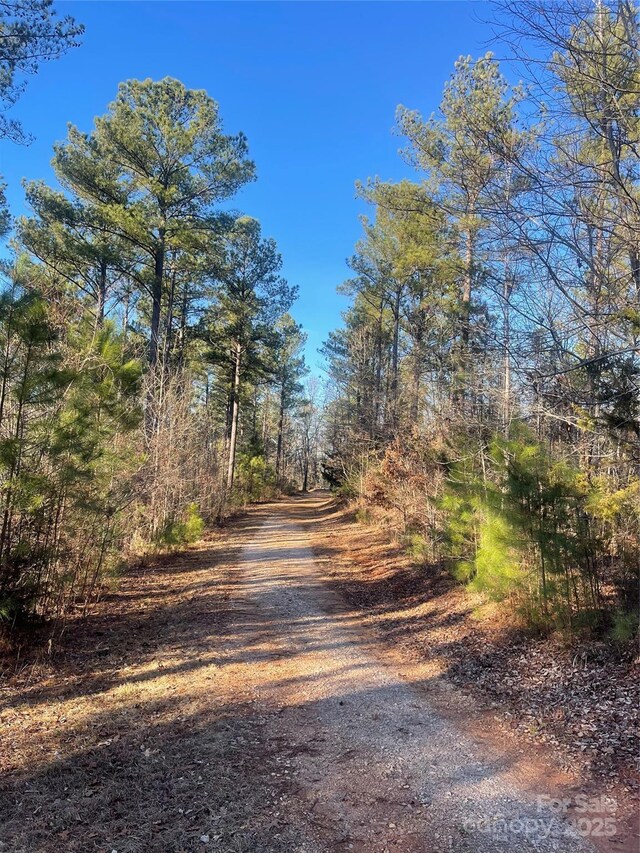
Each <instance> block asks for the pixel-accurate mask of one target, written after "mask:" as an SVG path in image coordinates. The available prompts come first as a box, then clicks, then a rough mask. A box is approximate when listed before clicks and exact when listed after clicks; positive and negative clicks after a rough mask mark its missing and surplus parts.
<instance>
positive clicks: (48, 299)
mask: <svg viewBox="0 0 640 853" xmlns="http://www.w3.org/2000/svg"><path fill="white" fill-rule="evenodd" d="M3 14H4V16H5V21H4V24H3V27H5V29H3V32H9V30H8V29H6V28H8V27H9V25H10V23H11V21H16V22H17V23H16V26H19V27H21V28H22V29H21V30H20V32H22V33H25V34H27V35H28V34H31V36H32V39H31V42H30V47H28V46H23V47H24V51H25V53H29V50H31V52H32V54H33V55H41V59H46V58H53V57H54V56H57V55H59V54H60V53H62V52H64V50H66V49H68V48H69V47H73V46H74V45H75V43H76V40H77V37H78V36H79V35H80V34H81V28H80V27H79V26H78V25H76V24H75V22H73V21H71V19H64V21H62V22H60V21H56V19H55V17H54V12H53V9H52V7H51V4H50V3H49V2H46V0H28V2H20V3H16V4H15V5H14V6H11V4H9V6H7V9H6V10H4V12H3ZM20 16H22V17H20ZM38 27H39V28H40V30H38ZM27 35H25V38H26V37H27ZM2 38H3V41H2V48H3V49H6V51H9V50H10V49H12V47H11V45H12V44H13V42H12V41H11V40H8V41H7V39H5V38H4V36H3V37H2ZM38 39H41V40H44V41H43V44H42V45H39V43H38V41H37V40H38ZM6 51H5V52H6ZM38 52H39V54H38ZM0 59H1V57H0ZM14 59H15V57H14V58H12V57H11V56H10V55H8V54H7V55H6V62H7V63H8V66H10V67H15V62H14ZM30 70H36V69H35V68H31V69H30ZM15 82H16V86H17V85H19V83H18V81H17V80H16V81H15ZM7 100H10V98H7V97H5V101H7ZM14 130H16V133H17V132H18V131H17V129H15V128H14ZM14 135H15V134H14ZM52 166H53V170H54V172H55V177H56V185H54V186H48V185H47V184H46V183H44V182H41V181H38V182H26V183H25V192H26V198H27V202H28V205H29V209H30V211H31V212H30V214H29V215H27V216H22V217H19V218H18V219H17V220H16V221H15V222H13V223H11V234H10V238H11V246H12V250H13V255H12V259H11V260H10V261H8V262H6V263H5V264H4V267H3V275H4V280H5V281H4V287H3V289H2V293H1V295H0V620H2V621H4V622H6V623H10V624H15V623H16V622H18V621H19V620H22V619H25V618H31V617H39V618H42V617H44V618H48V617H52V616H62V615H64V614H65V613H66V612H68V610H69V608H71V607H86V606H87V604H88V603H89V602H90V601H91V600H92V598H93V596H94V595H95V593H96V591H97V590H99V589H100V587H101V584H102V583H103V582H104V581H105V580H106V579H108V578H109V577H110V576H112V575H114V574H117V572H118V570H119V566H120V565H121V564H122V562H123V560H125V559H127V558H128V557H129V556H130V555H131V554H132V553H139V552H141V551H144V550H147V549H149V548H154V547H159V548H163V547H168V546H172V545H179V544H181V543H184V542H188V541H191V540H193V539H195V538H197V537H198V536H199V535H200V534H201V533H202V530H203V528H204V525H205V523H207V522H210V521H215V520H220V519H221V518H223V517H224V516H225V515H226V514H227V513H228V512H229V511H230V510H232V509H233V508H234V507H237V506H240V505H242V504H243V503H246V502H247V501H252V500H260V499H265V498H268V497H270V496H273V495H275V494H276V493H278V492H280V491H283V490H287V489H289V488H293V487H294V484H295V485H296V486H297V485H300V486H303V487H304V488H307V486H310V485H312V484H313V483H315V482H316V480H317V479H318V476H319V459H318V452H319V451H318V431H319V422H318V418H319V396H318V389H317V387H316V386H315V385H314V383H313V381H309V380H308V379H307V368H306V366H305V362H304V357H303V347H304V343H305V335H304V332H303V331H302V329H301V327H300V325H299V324H298V323H296V321H295V320H294V319H293V317H292V316H291V314H290V313H289V311H290V309H291V307H292V305H293V303H294V300H295V298H296V292H297V288H296V287H295V286H294V285H292V284H290V283H289V282H288V281H287V280H286V279H285V278H284V277H283V276H282V272H281V271H282V259H281V257H280V254H279V252H278V250H277V246H276V244H275V242H274V240H272V239H271V238H268V237H265V236H264V235H263V233H262V229H261V227H260V224H259V222H258V221H257V220H256V219H254V218H252V217H250V216H247V215H245V214H243V213H240V212H238V211H235V210H232V209H231V207H230V204H231V203H232V201H233V198H234V196H235V195H236V194H237V192H238V190H239V189H240V188H241V187H243V186H244V185H246V184H247V183H248V182H250V181H253V180H255V178H256V169H255V165H254V163H253V162H252V160H251V159H250V157H249V154H248V144H247V140H246V138H245V137H244V135H243V134H241V133H238V134H227V133H225V132H224V130H223V127H222V123H221V118H220V111H219V107H218V104H217V103H216V102H215V101H214V100H213V99H212V98H211V97H209V95H208V94H207V93H206V92H204V91H196V90H190V89H187V88H185V86H184V85H183V84H182V83H180V82H179V81H177V80H174V79H170V78H165V79H163V80H159V81H153V80H129V81H126V82H124V83H122V84H121V85H120V87H119V89H118V92H117V95H116V97H115V100H114V101H113V102H112V103H111V104H110V105H109V106H108V109H107V111H106V113H105V114H104V115H102V116H101V117H99V118H97V119H96V120H95V124H94V127H93V129H92V130H91V131H90V132H88V133H87V132H83V131H81V130H79V129H78V128H76V127H74V126H72V125H71V126H69V128H68V134H67V138H66V139H65V140H64V141H63V142H61V143H59V144H57V145H55V146H54V152H53V160H52ZM4 224H5V231H7V230H8V229H9V226H10V217H9V215H8V212H6V214H5V217H4Z"/></svg>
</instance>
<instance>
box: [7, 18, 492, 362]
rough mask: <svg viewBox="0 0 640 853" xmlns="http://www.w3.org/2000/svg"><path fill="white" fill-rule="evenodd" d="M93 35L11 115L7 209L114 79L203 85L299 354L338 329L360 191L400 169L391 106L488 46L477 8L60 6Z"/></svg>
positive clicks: (98, 105)
mask: <svg viewBox="0 0 640 853" xmlns="http://www.w3.org/2000/svg"><path fill="white" fill-rule="evenodd" d="M56 6H57V8H58V10H59V11H60V13H70V14H73V15H74V16H75V17H76V18H77V19H78V20H79V21H81V22H83V23H84V24H85V26H86V34H85V37H84V40H83V45H82V46H81V47H80V48H78V49H76V50H74V51H72V52H71V53H69V54H68V55H67V56H65V57H63V58H62V59H61V60H58V61H56V62H53V63H50V64H48V65H45V66H44V67H42V69H41V72H40V74H39V75H38V76H37V77H36V78H33V79H31V80H30V82H29V86H28V89H27V91H26V93H25V94H24V95H23V97H22V99H21V101H20V102H19V104H18V105H17V106H16V107H15V108H14V109H13V110H12V115H14V116H15V117H17V118H19V119H20V120H21V121H22V122H23V123H24V125H25V127H26V129H27V130H29V131H30V132H31V133H33V134H34V135H35V137H36V140H35V142H34V143H33V144H32V145H31V146H30V147H28V148H17V147H16V146H14V145H12V144H11V143H8V142H3V143H2V144H1V145H0V173H1V174H3V175H4V176H5V179H6V180H7V181H8V182H9V193H8V196H9V201H10V204H11V209H12V212H13V213H14V214H15V215H17V214H19V213H22V212H23V211H24V201H23V193H22V189H21V186H20V182H21V180H22V178H23V177H26V178H28V179H36V178H44V179H45V180H48V181H51V180H52V173H51V170H50V167H49V161H50V159H51V146H52V144H53V142H54V141H56V140H60V139H63V138H64V137H65V135H66V125H67V122H72V123H73V124H76V125H77V126H78V127H80V128H81V129H82V130H85V131H88V130H90V129H91V126H92V121H93V118H94V116H96V115H100V114H102V113H104V112H105V111H106V107H107V104H108V103H109V102H110V101H111V100H112V99H113V98H114V96H115V94H116V90H117V86H118V83H119V82H120V81H122V80H125V79H128V78H145V77H152V78H156V79H158V78H161V77H165V76H171V77H177V78H178V79H180V80H182V81H183V83H185V85H186V86H188V87H192V88H198V89H206V90H207V91H208V92H209V94H210V95H211V96H212V97H213V98H215V99H216V100H217V101H218V102H219V104H220V108H221V114H222V118H223V121H224V126H225V129H226V130H227V131H228V132H236V131H238V130H243V131H244V132H245V133H246V135H247V137H248V139H249V145H250V151H251V155H252V157H253V159H254V160H255V161H256V163H257V168H258V181H257V183H255V184H253V185H252V186H250V187H248V188H246V189H245V190H243V191H242V193H241V194H240V195H239V196H238V197H237V207H238V208H240V209H242V210H243V211H245V212H246V213H248V214H250V215H252V216H255V217H257V218H258V219H259V220H260V221H261V222H262V224H263V230H264V233H265V234H267V235H269V236H273V237H274V238H275V239H276V240H277V242H278V245H279V247H280V250H281V252H282V255H283V258H284V264H285V275H286V276H287V278H289V280H290V281H292V282H295V283H296V284H298V285H299V288H300V298H299V300H298V302H297V303H296V305H295V307H294V311H293V313H294V315H295V317H296V319H297V320H298V321H299V322H301V323H302V324H303V325H304V327H305V329H306V331H307V332H308V335H309V343H308V348H307V349H308V356H307V358H308V361H309V362H310V364H311V365H312V366H313V367H315V366H316V365H317V364H318V362H319V361H320V357H319V356H318V355H317V349H318V347H319V346H320V345H321V343H322V341H323V340H324V339H325V338H326V335H327V333H328V331H329V330H330V329H333V328H335V327H336V326H338V325H339V324H340V312H341V310H343V309H344V307H345V303H344V300H343V298H342V297H340V296H338V295H337V294H336V286H337V285H338V284H339V283H340V282H341V281H343V280H344V279H345V278H346V277H347V276H348V270H347V268H346V266H345V258H347V257H348V256H349V255H350V254H351V253H352V251H353V244H354V242H355V241H356V240H357V239H358V237H359V235H360V224H359V221H358V215H359V213H361V212H363V209H364V208H363V206H362V204H361V203H360V202H358V201H357V200H356V199H355V193H354V182H355V181H356V179H363V180H364V179H366V178H367V177H369V176H373V175H379V176H380V177H382V178H384V179H398V178H400V177H402V176H403V175H407V174H409V169H408V168H407V167H406V166H404V165H403V163H402V161H401V159H400V157H399V156H398V148H399V147H400V146H401V145H402V140H401V139H399V138H398V137H396V136H394V135H393V134H392V127H393V123H394V113H395V108H396V106H397V105H398V104H399V103H402V104H404V105H405V106H408V107H412V108H418V109H420V110H422V111H423V112H424V113H426V114H429V113H430V112H432V111H433V110H435V109H436V108H437V106H438V103H439V101H440V95H441V92H442V86H443V83H444V81H445V80H446V79H447V77H448V76H449V75H450V73H451V71H452V68H453V63H454V61H455V60H456V59H457V57H458V56H459V55H460V54H467V53H470V54H472V55H478V54H479V53H484V52H485V51H486V49H487V43H488V40H489V38H490V35H491V33H490V29H489V27H488V26H486V25H483V24H481V23H479V22H478V19H479V18H481V17H485V16H488V12H489V9H488V7H487V5H486V4H485V3H476V2H372V3H370V2H338V3H333V2H282V3H271V2H257V3H254V2H226V3H217V2H199V3H189V2H73V3H69V2H59V3H57V4H56Z"/></svg>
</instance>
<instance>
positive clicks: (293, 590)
mask: <svg viewBox="0 0 640 853" xmlns="http://www.w3.org/2000/svg"><path fill="white" fill-rule="evenodd" d="M416 572H417V569H416V568H415V567H412V566H411V565H410V563H409V562H408V561H407V560H406V559H405V558H404V557H403V556H402V553H401V551H400V549H398V548H395V547H394V546H392V545H389V544H388V543H387V542H385V541H384V538H383V537H382V536H381V534H378V533H377V532H376V531H374V530H372V529H369V528H364V527H362V526H360V525H357V524H354V523H353V522H352V520H351V519H350V518H349V516H348V514H347V513H346V512H345V511H344V510H342V509H341V508H340V507H337V506H336V505H335V504H334V503H333V502H332V501H331V499H330V498H329V497H328V495H327V494H326V493H312V494H310V495H307V496H301V497H296V498H292V499H287V500H285V501H280V502H277V503H274V504H270V505H263V506H260V507H256V508H253V509H252V510H251V511H250V512H249V513H247V515H246V516H244V517H243V518H240V519H238V520H236V521H234V522H232V523H230V524H229V525H228V526H227V527H226V528H225V529H224V530H222V531H218V532H214V533H212V534H210V535H209V536H208V538H207V539H206V540H205V541H203V542H202V543H200V544H199V545H198V546H196V547H193V548H191V549H189V550H187V551H185V552H182V553H179V554H173V555H168V556H166V557H163V558H159V559H155V560H151V561H149V562H147V564H146V565H141V566H138V567H136V568H135V569H132V570H130V571H129V572H128V573H127V574H126V575H125V577H124V578H123V579H122V581H121V583H120V585H119V587H118V589H117V590H116V591H113V592H111V593H110V594H108V595H105V596H104V597H103V599H102V600H101V602H100V603H99V605H98V606H97V608H96V609H95V610H94V611H93V612H92V613H91V615H90V616H89V617H85V618H82V619H81V618H78V619H77V620H72V621H71V623H70V624H69V626H68V629H67V631H66V633H65V635H64V637H63V639H62V641H61V642H60V644H59V646H58V647H57V648H56V649H54V654H53V655H52V656H50V657H42V658H40V659H38V660H32V659H31V660H24V662H23V663H22V664H20V665H19V666H15V665H13V666H11V667H9V666H7V667H6V670H5V672H4V677H3V679H2V681H0V687H1V688H2V689H1V691H0V737H1V738H2V749H1V751H0V772H1V773H2V779H1V781H0V851H2V853H9V851H10V853H27V851H28V853H54V851H55V853H67V851H68V853H80V851H82V853H90V851H105V853H114V851H115V853H180V851H189V853H191V851H204V853H206V851H209V850H211V851H216V853H218V851H220V853H223V851H224V853H227V851H228V853H241V852H242V851H246V852H247V853H249V851H251V853H262V851H264V853H272V852H273V853H277V852H278V851H279V853H285V851H291V853H293V851H300V853H304V851H308V853H320V851H343V850H344V851H347V850H354V851H360V853H383V851H396V850H397V851H402V853H414V852H415V853H418V851H424V853H435V851H438V853H440V851H447V850H451V851H458V853H520V851H530V850H531V851H544V852H545V853H546V851H558V853H587V851H592V853H593V851H596V850H598V851H602V850H612V851H624V853H627V851H631V850H637V849H638V828H637V825H636V824H634V823H633V820H632V809H633V804H634V796H635V794H634V788H633V777H632V776H631V775H629V773H627V772H624V773H621V771H620V766H621V765H620V762H618V763H617V764H616V763H615V762H614V761H613V759H612V758H611V756H615V755H618V757H622V758H623V759H625V758H626V751H625V750H626V749H627V747H628V745H629V744H628V742H627V740H626V739H625V738H626V735H624V737H623V736H622V735H620V734H619V732H618V730H617V729H616V727H615V726H614V727H613V728H612V732H613V735H614V736H615V737H616V738H617V739H614V740H609V741H607V743H609V742H610V743H612V744H614V746H613V752H611V753H606V755H607V756H609V758H607V760H606V761H604V762H595V761H592V762H591V764H589V763H588V762H587V761H586V760H583V761H582V762H580V761H578V760H577V757H576V756H575V755H574V753H573V752H572V750H571V749H570V748H569V746H568V745H567V744H566V743H565V742H564V740H563V738H562V736H561V735H560V734H559V733H561V731H562V727H561V718H560V717H558V718H557V720H556V719H555V717H554V726H555V728H554V729H553V731H552V732H551V733H550V734H551V735H553V739H551V738H550V737H547V742H546V743H544V742H542V741H541V739H540V738H539V739H538V740H535V739H532V738H535V731H534V730H533V729H532V727H531V726H530V729H532V730H531V731H529V730H527V729H523V728H522V727H521V726H519V725H518V724H517V722H518V720H520V718H522V719H524V720H527V721H529V722H531V721H532V720H535V719H537V716H536V715H537V714H538V711H537V705H536V701H537V700H535V698H533V699H532V701H531V703H530V709H529V710H531V708H533V711H532V712H531V713H527V712H526V709H525V705H526V703H525V697H526V693H527V691H528V692H529V693H533V692H534V689H535V684H536V681H535V678H537V679H538V681H539V682H540V683H546V682H547V681H548V680H549V679H550V680H551V681H554V680H557V678H558V677H559V676H557V674H556V673H555V671H551V674H550V675H549V672H545V673H540V672H539V671H538V673H537V675H536V676H535V678H534V676H533V675H531V676H530V678H531V679H533V681H532V682H531V684H529V683H528V682H527V683H526V684H525V686H524V687H523V688H522V691H520V692H518V689H516V688H517V685H518V684H519V681H520V680H521V676H520V675H519V672H520V670H519V666H520V665H519V663H518V660H519V658H518V655H521V654H523V653H524V652H523V648H524V646H523V645H522V643H521V644H520V645H519V646H518V645H517V644H516V651H514V653H513V659H512V660H511V662H510V664H509V665H510V666H511V668H512V672H513V674H512V676H510V678H511V679H512V683H511V687H510V692H509V691H507V692H504V691H503V692H502V693H500V692H499V691H498V692H496V691H493V690H492V687H491V685H492V683H493V682H492V679H491V678H490V677H487V676H486V671H487V670H490V669H491V661H492V660H493V661H494V663H495V666H496V667H497V668H498V669H500V667H503V666H504V665H505V664H504V663H503V662H502V661H503V658H504V657H505V654H504V653H502V652H500V650H499V648H498V646H499V642H498V637H497V635H495V636H492V639H491V640H490V641H489V640H487V642H488V643H489V646H491V648H490V649H487V648H484V651H482V650H481V651H480V652H479V651H478V650H477V649H476V648H475V647H474V646H473V644H472V643H471V641H467V642H466V643H465V642H461V638H462V637H463V636H464V631H463V629H461V628H460V627H459V626H460V625H462V624H463V623H465V619H466V617H463V616H460V615H459V614H460V613H462V611H463V610H464V606H465V605H464V604H463V603H462V599H461V598H460V593H459V591H457V590H455V589H454V588H452V587H451V585H450V584H447V583H446V581H445V580H444V579H443V578H441V577H440V576H438V575H437V573H435V572H434V574H433V576H429V574H428V573H425V572H422V575H424V576H425V577H424V578H423V579H422V580H420V581H418V580H416V578H415V577H414V575H415V573H416ZM427 593H428V596H427ZM420 596H423V597H424V596H427V599H428V600H427V601H426V603H425V602H424V601H422V600H421V598H420ZM425 606H426V607H431V608H432V609H431V610H430V611H424V612H423V611H421V610H420V608H421V607H425ZM456 614H458V615H456ZM429 622H430V623H431V629H432V630H433V632H434V633H433V634H432V635H429V633H428V630H427V628H426V627H425V624H423V623H429ZM456 626H457V627H456ZM454 629H455V630H454ZM442 631H444V632H445V634H441V633H439V632H442ZM452 631H453V632H454V633H451V632H452ZM456 631H459V632H461V633H455V632H456ZM447 632H449V633H447ZM456 649H458V656H457V657H456V656H455V654H454V653H455V650H456ZM485 653H488V654H489V657H488V658H487V657H486V654H485ZM483 655H484V656H483ZM541 656H542V652H541V650H538V657H535V656H534V660H533V664H532V666H531V667H530V668H531V669H533V670H536V669H539V664H540V665H541V666H543V668H546V669H547V670H549V666H550V664H548V662H547V660H546V658H544V659H542V658H541V660H540V661H539V659H538V658H539V657H541ZM478 661H481V662H482V665H480V664H479V663H478ZM472 662H475V663H473V665H472ZM555 665H556V666H557V667H559V668H560V669H562V666H563V665H562V661H561V660H560V659H558V660H556V664H555ZM621 665H622V664H621ZM589 667H591V668H593V661H591V659H589V658H587V659H586V663H585V665H584V666H583V670H584V671H587V670H588V668H589ZM483 673H484V674H485V675H484V678H482V677H481V676H482V674H483ZM619 675H620V676H622V672H620V673H619ZM501 680H502V681H505V678H504V677H502V678H501ZM576 683H577V682H576ZM607 684H608V682H607ZM567 687H568V691H569V693H571V692H572V691H573V690H574V687H573V682H572V681H571V680H569V682H568V684H567ZM575 690H578V687H575ZM598 692H600V688H599V687H598V686H596V687H594V688H593V689H592V690H591V693H593V694H596V693H598ZM605 693H606V691H605ZM521 694H522V695H521ZM629 696H630V692H629V691H628V690H627V688H626V681H625V682H624V691H623V694H621V696H620V697H619V698H620V700H621V703H622V705H625V706H626V702H625V701H622V700H625V699H627V698H629ZM496 697H498V698H496ZM587 700H588V697H587V696H585V703H586V704H585V708H587V709H590V708H591V705H590V704H589V701H587ZM602 701H603V702H605V703H606V702H608V701H609V698H607V695H605V696H604V697H603V698H602ZM556 705H557V706H558V707H561V708H563V707H564V706H563V705H562V703H561V702H556ZM568 707H569V711H566V709H565V711H564V713H565V714H569V715H570V714H571V713H572V712H571V710H570V709H571V708H572V707H573V706H572V704H571V702H569V705H568ZM616 719H617V718H616ZM591 720H592V714H591V711H590V710H588V714H587V719H586V723H587V724H588V725H594V724H593V723H592V722H591ZM565 722H566V720H565ZM628 722H629V717H628V715H627V716H625V718H624V720H623V724H621V725H620V726H618V728H620V729H621V730H622V731H626V725H627V723H628ZM568 725H569V724H568V723H567V726H568ZM596 727H597V725H596ZM569 728H570V726H569ZM548 734H549V733H548ZM565 740H567V741H568V740H571V738H568V739H565ZM618 744H622V750H621V751H620V750H617V746H616V745H618ZM605 748H607V747H605ZM600 751H601V748H600V746H597V748H595V747H593V744H591V745H587V746H585V749H584V750H580V749H579V750H578V752H580V753H583V752H587V753H590V752H594V753H599V752H600ZM622 764H623V765H624V766H625V767H626V766H627V765H628V762H626V760H625V761H623V762H622ZM612 774H613V775H612ZM613 799H616V800H617V801H618V803H617V809H616V808H615V806H614V804H613V802H612V800H613ZM613 830H615V834H612V833H613ZM585 836H588V837H585Z"/></svg>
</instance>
